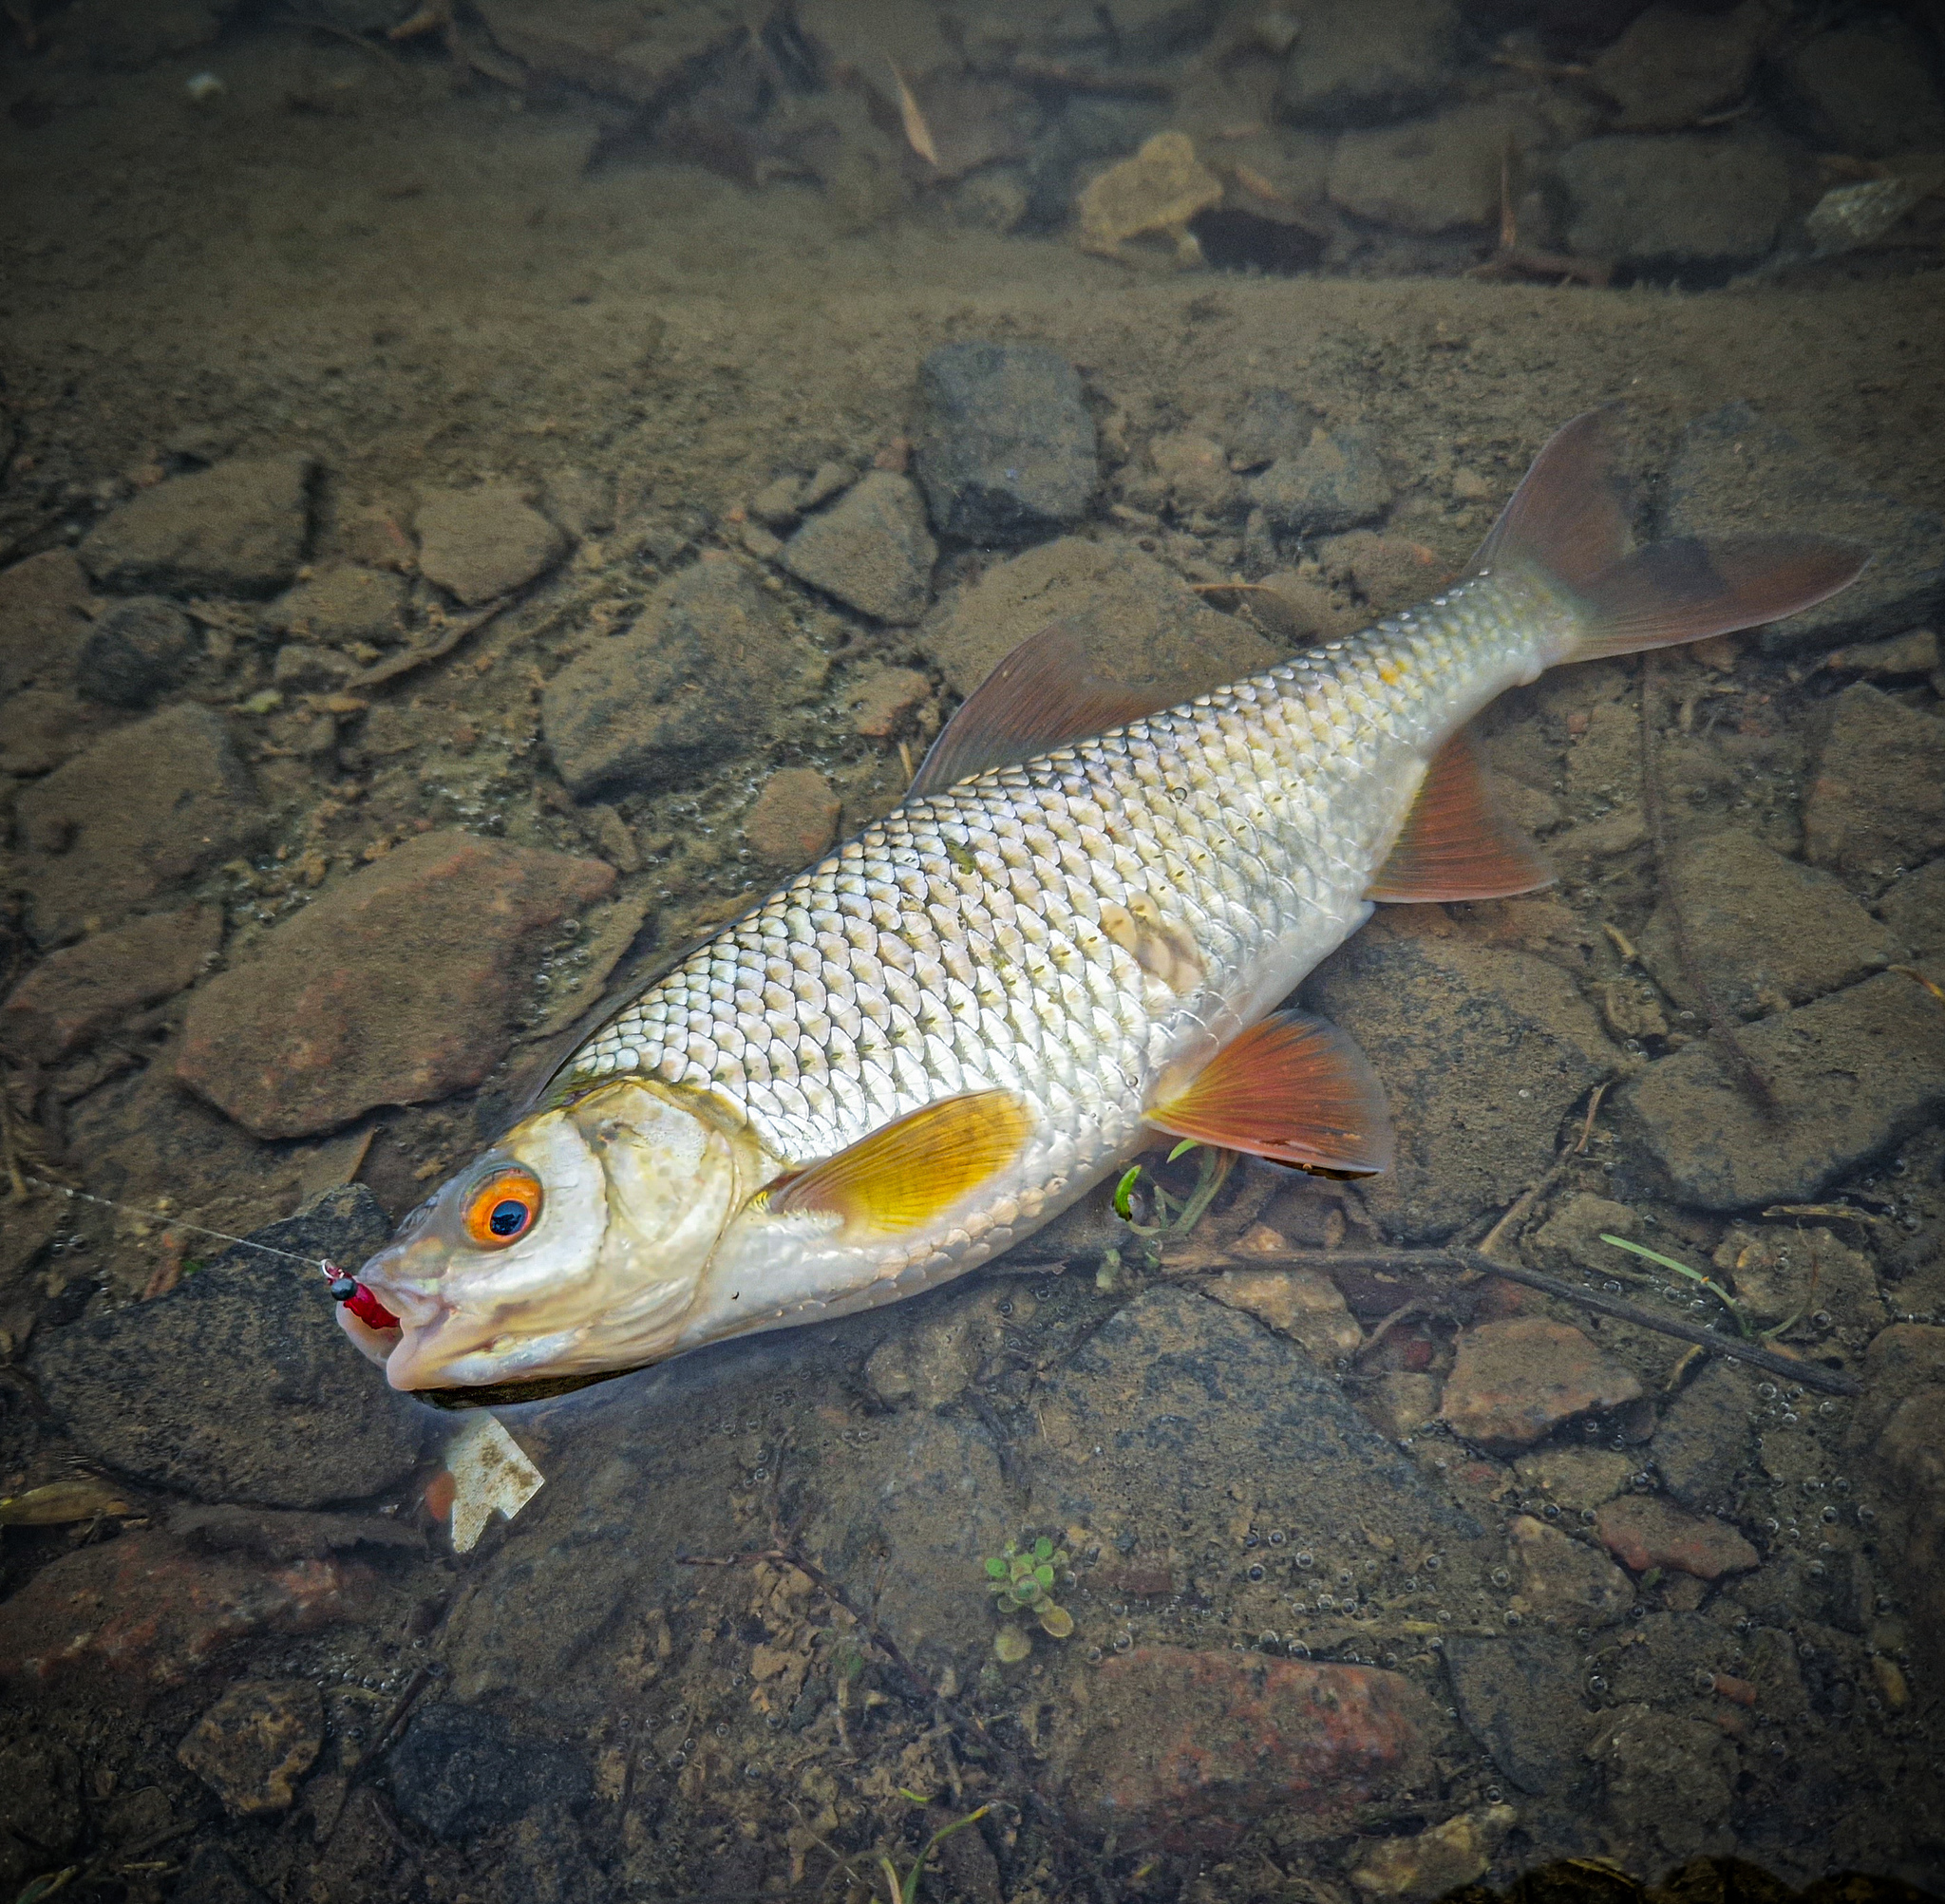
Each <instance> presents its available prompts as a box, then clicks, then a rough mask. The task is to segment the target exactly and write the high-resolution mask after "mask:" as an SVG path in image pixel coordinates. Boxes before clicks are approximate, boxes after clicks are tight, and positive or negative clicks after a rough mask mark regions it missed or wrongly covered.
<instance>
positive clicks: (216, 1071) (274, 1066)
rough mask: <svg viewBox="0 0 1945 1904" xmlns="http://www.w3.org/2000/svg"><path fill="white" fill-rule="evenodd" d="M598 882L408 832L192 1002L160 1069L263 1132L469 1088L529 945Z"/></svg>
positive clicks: (514, 998)
mask: <svg viewBox="0 0 1945 1904" xmlns="http://www.w3.org/2000/svg"><path fill="white" fill-rule="evenodd" d="M613 890H614V868H613V867H612V866H610V865H608V864H607V863H606V862H605V861H603V860H599V859H578V858H569V857H568V856H567V855H566V854H562V853H542V852H538V851H536V850H535V849H534V848H532V847H527V846H509V845H506V844H504V843H503V842H501V841H500V840H495V839H478V838H476V837H475V836H474V835H472V834H467V833H444V832H442V833H426V834H422V835H420V836H419V837H418V838H417V839H408V840H407V841H406V843H405V844H404V845H403V846H400V847H398V848H396V849H395V850H394V851H393V852H391V853H388V854H387V855H386V856H385V858H382V859H380V860H378V861H377V862H376V863H375V864H373V865H371V866H369V867H367V868H365V869H364V870H363V871H361V872H359V873H357V874H355V875H354V876H353V877H351V878H349V879H348V880H346V881H345V883H344V884H343V885H341V886H338V887H335V888H334V889H332V890H331V891H330V892H329V893H327V894H325V895H323V896H322V897H321V898H319V899H317V900H315V901H314V902H313V903H312V904H311V905H309V906H307V907H306V908H305V909H304V910H303V911H302V912H300V913H296V914H293V915H292V916H291V917H290V918H287V919H285V920H284V921H282V922H281V923H280V924H279V925H278V926H276V927H275V928H274V930H273V931H272V932H271V933H269V934H268V935H267V936H266V937H265V938H264V940H263V941H262V943H261V945H260V947H259V948H258V950H257V952H256V953H255V956H254V957H252V958H250V959H248V960H246V961H244V962H243V963H241V964H239V965H236V966H233V967H232V968H231V969H230V970H229V971H224V972H222V973H220V974H218V976H217V977H216V978H215V979H213V980H212V981H211V982H210V983H209V984H208V985H206V986H205V987H203V988H202V990H200V991H199V992H198V993H197V995H196V997H195V999H194V1000H193V1001H192V1003H191V1005H190V1008H189V1016H188V1019H187V1022H186V1023H185V1025H184V1027H183V1040H182V1047H181V1050H180V1052H179V1055H178V1058H177V1061H176V1075H177V1077H178V1078H179V1080H180V1081H181V1082H182V1083H183V1084H187V1085H188V1086H189V1087H190V1088H191V1089H192V1090H194V1091H196V1092H198V1093H199V1094H200V1095H201V1096H202V1097H204V1098H206V1099H208V1100H209V1102H210V1103H213V1104H215V1105H216V1106H217V1109H218V1110H220V1111H222V1112H223V1113H224V1114H225V1115H226V1116H228V1117H231V1118H234V1119H235V1120H236V1122H238V1123H240V1124H241V1125H242V1126H243V1127H244V1128H245V1129H246V1130H248V1131H250V1132H252V1133H253V1134H254V1135H255V1136H257V1137H267V1138H290V1137H310V1136H312V1135H314V1134H316V1133H317V1132H320V1131H328V1130H335V1129H336V1128H337V1127H338V1126H339V1125H341V1124H346V1123H349V1122H350V1121H351V1120H352V1119H353V1118H355V1117H358V1116H361V1115H362V1114H363V1113H364V1112H366V1111H368V1110H370V1109H372V1108H373V1107H374V1106H375V1105H378V1104H411V1103H425V1102H427V1101H428V1100H430V1099H433V1098H443V1097H445V1096H447V1095H448V1094H449V1093H451V1092H453V1091H457V1090H463V1089H465V1088H467V1087H468V1086H470V1085H473V1084H478V1083H479V1082H480V1081H481V1080H482V1078H483V1077H485V1075H486V1074H487V1072H488V1071H490V1070H491V1069H492V1068H493V1066H494V1065H496V1064H498V1063H499V1062H500V1057H501V1056H502V1055H503V1054H504V1052H505V1050H506V1047H507V1046H508V1044H509V1043H510V1042H511V1041H512V1038H513V1034H514V1028H515V1025H516V1022H517V1019H518V1015H519V1009H520V1007H521V1005H522V1003H523V1002H524V995H525V994H524V982H525V980H526V977H527V974H528V972H529V971H530V970H531V969H532V966H533V963H534V960H535V956H536V954H537V953H538V951H539V948H540V942H541V940H542V939H543V938H544V937H545V936H546V935H547V934H548V933H550V932H551V931H552V929H553V928H554V927H555V926H556V925H557V923H558V922H559V921H560V920H561V919H563V918H566V917H568V916H570V915H571V914H574V913H575V912H576V911H578V910H579V909H580V908H581V907H583V906H587V905H591V904H592V903H593V902H594V901H595V900H596V899H601V898H605V897H606V896H607V895H608V894H609V893H610V892H612V891H613Z"/></svg>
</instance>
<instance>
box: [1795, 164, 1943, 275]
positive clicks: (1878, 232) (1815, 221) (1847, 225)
mask: <svg viewBox="0 0 1945 1904" xmlns="http://www.w3.org/2000/svg"><path fill="white" fill-rule="evenodd" d="M1924 196H1925V195H1924V190H1923V188H1922V187H1921V186H1919V185H1916V184H1914V183H1913V182H1912V181H1911V180H1910V179H1866V180H1865V181H1864V182H1863V183H1862V184H1861V185H1838V186H1835V187H1833V188H1832V189H1831V190H1830V191H1828V192H1825V193H1824V195H1823V196H1822V198H1819V199H1818V200H1817V204H1816V207H1815V209H1814V210H1813V211H1812V212H1811V213H1810V216H1809V217H1807V218H1805V219H1804V220H1803V229H1804V230H1805V231H1806V232H1807V233H1808V234H1809V236H1810V242H1811V243H1812V244H1814V245H1815V246H1816V247H1817V255H1818V256H1819V257H1829V256H1831V255H1833V254H1836V253H1838V252H1847V251H1855V250H1856V249H1857V247H1858V246H1860V245H1868V244H1871V243H1873V242H1874V241H1875V240H1877V239H1879V238H1881V237H1882V236H1884V234H1885V233H1886V232H1888V231H1889V230H1890V229H1891V228H1892V226H1893V225H1895V224H1897V223H1898V220H1899V219H1900V218H1901V217H1904V215H1905V214H1906V213H1907V212H1908V211H1910V210H1911V208H1912V207H1913V206H1914V205H1916V204H1917V201H1918V200H1919V199H1920V198H1923V197H1924Z"/></svg>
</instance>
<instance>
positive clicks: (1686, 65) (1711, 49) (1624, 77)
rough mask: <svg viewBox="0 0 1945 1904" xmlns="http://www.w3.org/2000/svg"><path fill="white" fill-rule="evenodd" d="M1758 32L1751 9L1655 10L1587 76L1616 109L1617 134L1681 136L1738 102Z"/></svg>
mask: <svg viewBox="0 0 1945 1904" xmlns="http://www.w3.org/2000/svg"><path fill="white" fill-rule="evenodd" d="M1762 26H1763V16H1762V15H1761V14H1760V12H1759V11H1758V9H1755V8H1752V7H1747V6H1744V7H1739V8H1737V9H1735V10H1734V11H1733V12H1729V13H1690V12H1685V11H1684V10H1682V9H1680V8H1678V7H1671V6H1667V5H1665V4H1657V5H1655V6H1652V7H1650V8H1649V9H1648V10H1647V11H1646V12H1645V13H1642V14H1640V15H1639V16H1638V17H1637V18H1636V19H1635V21H1634V24H1633V26H1632V27H1630V28H1628V30H1627V31H1626V32H1625V33H1623V34H1622V35H1621V37H1620V38H1619V39H1618V40H1616V41H1615V42H1614V44H1613V45H1612V46H1610V47H1606V48H1604V49H1603V50H1602V52H1601V54H1600V56H1599V58H1597V59H1596V61H1595V62H1594V64H1593V66H1592V67H1591V68H1590V69H1589V71H1588V75H1587V77H1588V79H1589V81H1590V82H1591V83H1592V84H1593V85H1595V86H1596V88H1597V89H1598V90H1599V91H1601V92H1604V93H1605V94H1606V95H1607V96H1608V98H1610V99H1611V100H1613V101H1614V103H1615V105H1616V106H1618V107H1619V108H1620V116H1619V117H1618V118H1617V119H1616V120H1615V130H1616V131H1620V132H1679V131H1680V130H1681V129H1682V128H1683V127H1684V126H1690V125H1693V124H1694V123H1695V122H1696V121H1697V120H1698V119H1700V118H1702V117H1703V116H1704V115H1705V114H1707V113H1711V112H1719V111H1721V110H1722V109H1723V108H1724V107H1726V106H1732V105H1734V104H1737V103H1738V102H1739V101H1740V100H1741V99H1742V96H1743V92H1744V89H1745V88H1746V87H1747V85H1748V83H1749V71H1750V68H1751V67H1752V66H1754V65H1755V61H1756V52H1757V48H1758V46H1759V45H1760V43H1761V39H1762Z"/></svg>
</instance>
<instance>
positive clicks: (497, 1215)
mask: <svg viewBox="0 0 1945 1904" xmlns="http://www.w3.org/2000/svg"><path fill="white" fill-rule="evenodd" d="M486 1227H487V1228H488V1229H489V1230H491V1231H492V1232H493V1234H494V1235H496V1236H518V1235H519V1233H520V1232H521V1231H522V1230H524V1229H525V1228H526V1227H527V1206H526V1205H525V1204H524V1203H522V1202H520V1201H519V1200H518V1199H517V1198H515V1197H504V1198H502V1199H501V1200H500V1202H498V1203H496V1204H495V1205H494V1206H493V1215H492V1216H489V1217H487V1219H486Z"/></svg>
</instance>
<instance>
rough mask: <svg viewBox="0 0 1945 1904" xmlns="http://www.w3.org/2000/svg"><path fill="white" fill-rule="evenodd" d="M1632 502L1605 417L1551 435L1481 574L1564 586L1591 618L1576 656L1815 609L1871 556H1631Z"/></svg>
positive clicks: (1752, 551)
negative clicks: (1496, 572) (1531, 574)
mask: <svg viewBox="0 0 1945 1904" xmlns="http://www.w3.org/2000/svg"><path fill="white" fill-rule="evenodd" d="M1626 540H1627V502H1626V495H1625V492H1624V491H1623V489H1622V488H1621V486H1620V485H1619V483H1618V482H1617V481H1616V480H1615V475H1614V472H1613V467H1612V463H1611V460H1610V455H1609V447H1608V436H1607V412H1606V411H1604V410H1589V411H1587V412H1586V413H1585V414H1584V415H1581V416H1577V417H1576V418H1575V419H1574V421H1573V422H1572V423H1570V424H1564V425H1563V426H1562V427H1561V428H1559V429H1558V430H1556V431H1555V432H1554V434H1553V435H1552V436H1551V437H1550V438H1548V440H1547V442H1546V444H1545V446H1544V447H1543V448H1542V449H1541V450H1540V452H1539V455H1538V456H1537V457H1535V458H1534V460H1533V467H1532V468H1531V469H1529V470H1528V471H1527V472H1526V476H1525V479H1524V480H1523V481H1521V482H1520V487H1519V488H1518V489H1517V490H1515V491H1514V493H1513V500H1511V501H1510V502H1508V503H1507V504H1506V507H1505V510H1504V512H1503V513H1502V514H1501V517H1500V519H1499V520H1498V521H1497V522H1495V523H1494V524H1493V527H1492V531H1491V533H1490V534H1489V535H1488V536H1487V537H1486V538H1485V540H1484V541H1483V542H1482V543H1481V544H1480V549H1479V554H1478V555H1477V556H1475V557H1474V558H1473V572H1474V573H1475V574H1484V573H1485V572H1487V571H1488V570H1491V569H1495V568H1523V569H1528V570H1532V571H1536V572H1538V573H1539V575H1542V576H1544V577H1545V578H1546V579H1547V580H1548V581H1550V582H1553V583H1556V584H1558V585H1560V586H1563V587H1564V588H1565V589H1566V590H1567V591H1568V592H1569V593H1570V594H1572V595H1573V596H1574V597H1575V598H1576V601H1577V606H1578V607H1579V609H1580V610H1581V612H1582V616H1583V620H1582V627H1581V634H1580V640H1579V642H1578V644H1577V646H1576V648H1575V650H1574V651H1573V652H1572V654H1570V655H1568V656H1566V657H1564V658H1565V659H1568V660H1572V661H1588V660H1592V659H1594V658H1595V657H1596V656H1599V655H1606V654H1633V653H1637V652H1639V651H1640V650H1642V649H1647V648H1671V647H1673V646H1675V645H1676V644H1677V643H1680V642H1685V641H1702V640H1704V639H1706V638H1707V637H1708V636H1709V635H1711V634H1728V633H1731V632H1734V631H1735V630H1736V629H1739V628H1753V627H1755V626H1756V625H1757V624H1758V623H1759V622H1766V621H1778V620H1780V619H1782V617H1783V616H1784V615H1786V614H1796V613H1800V612H1801V611H1802V610H1803V609H1806V608H1814V607H1815V606H1816V605H1817V604H1818V603H1819V602H1821V601H1822V600H1824V599H1825V598H1826V597H1827V596H1830V595H1834V594H1837V593H1838V591H1839V590H1840V589H1846V588H1848V587H1849V586H1850V585H1851V583H1852V582H1854V581H1856V580H1857V578H1858V576H1859V575H1861V574H1862V573H1863V569H1864V565H1865V564H1866V563H1867V562H1868V561H1869V560H1870V559H1871V556H1870V552H1869V551H1868V550H1865V549H1860V548H1858V547H1857V546H1856V545H1855V544H1854V543H1850V542H1840V541H1836V540H1834V539H1832V538H1830V537H1824V536H1738V537H1728V538H1725V539H1723V540H1720V541H1701V540H1698V539H1696V538H1694V537H1682V538H1680V539H1677V540H1674V541H1668V542H1656V543H1653V544H1652V545H1651V546H1650V547H1648V548H1646V549H1639V550H1636V551H1635V553H1634V554H1633V555H1632V556H1624V555H1623V554H1622V553H1621V551H1622V549H1623V547H1624V546H1625V544H1626Z"/></svg>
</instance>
